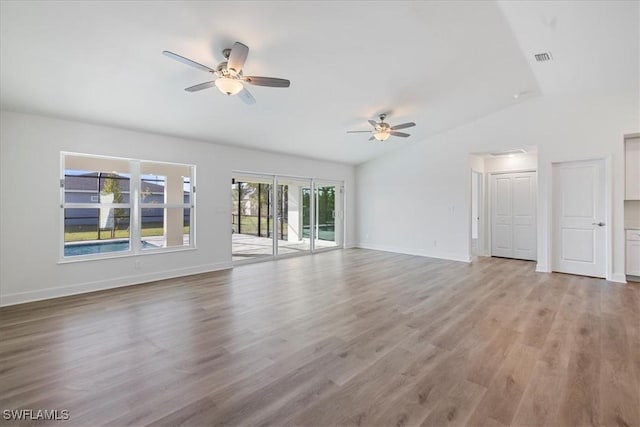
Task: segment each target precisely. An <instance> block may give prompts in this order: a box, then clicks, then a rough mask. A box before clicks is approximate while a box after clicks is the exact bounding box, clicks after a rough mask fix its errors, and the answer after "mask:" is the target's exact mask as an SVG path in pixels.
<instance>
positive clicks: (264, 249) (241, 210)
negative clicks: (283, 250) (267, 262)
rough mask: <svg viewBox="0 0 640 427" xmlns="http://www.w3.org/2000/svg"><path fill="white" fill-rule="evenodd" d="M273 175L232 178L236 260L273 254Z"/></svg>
mask: <svg viewBox="0 0 640 427" xmlns="http://www.w3.org/2000/svg"><path fill="white" fill-rule="evenodd" d="M272 193H273V178H272V177H269V176H257V175H256V176H252V175H251V176H249V175H247V176H236V177H234V178H233V179H232V181H231V255H232V259H233V261H240V260H245V259H254V258H262V257H270V256H273V238H272V237H273V214H272V204H273V203H272Z"/></svg>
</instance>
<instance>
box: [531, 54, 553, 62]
mask: <svg viewBox="0 0 640 427" xmlns="http://www.w3.org/2000/svg"><path fill="white" fill-rule="evenodd" d="M533 56H534V57H535V58H536V61H538V62H545V61H551V60H552V59H553V56H551V52H543V53H536V54H535V55H533Z"/></svg>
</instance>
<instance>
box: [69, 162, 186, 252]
mask: <svg viewBox="0 0 640 427" xmlns="http://www.w3.org/2000/svg"><path fill="white" fill-rule="evenodd" d="M68 156H69V157H89V158H95V159H109V160H120V161H126V162H128V164H129V171H128V174H129V202H128V203H96V202H91V203H74V202H66V201H65V185H64V184H65V170H66V169H65V163H66V162H65V159H66V158H67V157H68ZM141 163H158V164H165V165H176V166H181V167H187V168H189V170H190V172H191V173H190V177H189V180H190V186H191V188H190V190H191V191H190V194H189V203H183V204H167V203H142V201H141V191H140V186H141V181H142V174H141V172H140V170H141V168H140V165H141ZM195 199H196V166H195V165H193V164H186V163H176V162H162V161H156V160H146V159H145V160H141V159H131V158H123V157H114V156H103V155H97V154H86V153H74V152H66V151H61V152H60V230H61V233H60V239H59V240H60V245H59V246H60V256H59V262H60V263H67V262H77V261H86V260H96V259H109V258H121V257H130V256H138V255H147V254H157V253H166V252H175V251H184V250H193V249H196V241H195V235H196V232H195V229H196V215H195V208H196V201H195ZM99 208H121V209H129V217H130V218H129V250H127V251H114V252H105V253H98V254H88V255H73V256H65V255H64V249H65V215H64V212H65V209H99ZM143 208H153V209H162V208H164V209H165V210H166V209H171V208H181V209H189V244H188V245H184V246H169V247H158V248H153V249H142V247H141V240H142V209H143ZM165 215H166V214H165Z"/></svg>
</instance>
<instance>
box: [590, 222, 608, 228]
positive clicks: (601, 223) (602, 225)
mask: <svg viewBox="0 0 640 427" xmlns="http://www.w3.org/2000/svg"><path fill="white" fill-rule="evenodd" d="M591 225H597V226H598V227H604V225H605V224H604V222H592V223H591Z"/></svg>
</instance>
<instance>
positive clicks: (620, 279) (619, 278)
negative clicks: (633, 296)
mask: <svg viewBox="0 0 640 427" xmlns="http://www.w3.org/2000/svg"><path fill="white" fill-rule="evenodd" d="M609 281H610V282H616V283H627V276H626V275H625V274H623V273H613V275H612V276H611V279H609Z"/></svg>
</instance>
